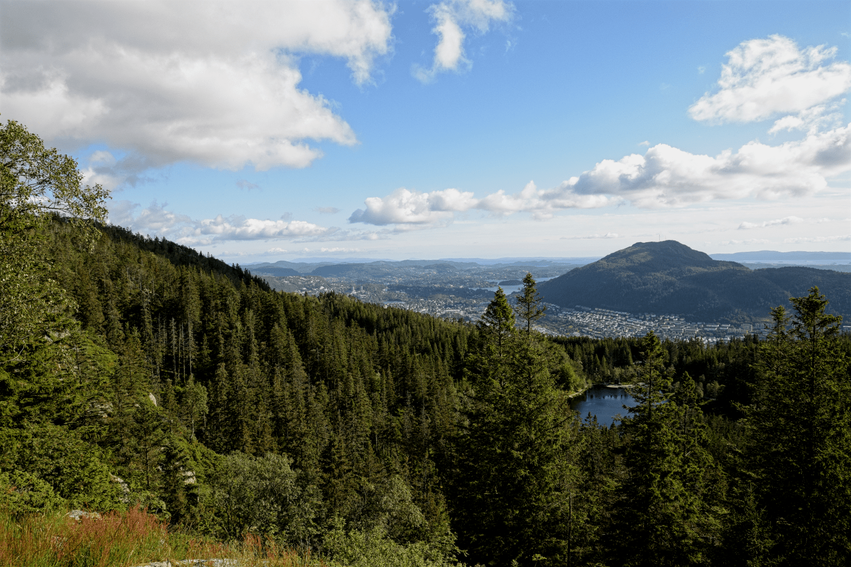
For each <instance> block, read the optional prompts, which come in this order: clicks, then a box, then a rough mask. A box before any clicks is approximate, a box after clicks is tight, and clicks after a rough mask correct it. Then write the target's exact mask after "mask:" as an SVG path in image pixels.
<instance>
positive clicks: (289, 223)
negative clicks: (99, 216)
mask: <svg viewBox="0 0 851 567" xmlns="http://www.w3.org/2000/svg"><path fill="white" fill-rule="evenodd" d="M166 207H167V203H163V204H161V205H160V204H158V203H157V202H156V201H154V202H153V203H151V205H150V206H149V207H147V208H144V209H141V208H140V205H139V204H138V203H132V202H130V201H126V200H122V201H115V202H112V203H110V205H109V222H110V223H112V224H116V225H121V226H124V227H127V228H129V229H131V230H133V231H135V232H139V233H142V234H150V235H156V236H162V237H165V238H169V239H171V240H174V241H176V242H179V243H181V244H209V243H211V242H214V241H225V240H315V239H321V238H324V237H329V236H331V235H333V234H335V233H337V232H338V231H339V229H337V228H333V227H331V228H328V227H323V226H319V225H317V224H313V223H309V222H306V221H293V220H284V219H285V218H286V217H287V215H284V217H283V218H282V219H281V220H269V219H251V218H244V217H241V216H236V215H234V216H229V217H224V216H222V215H218V216H217V217H216V218H214V219H203V220H193V219H192V218H190V217H188V216H186V215H181V214H178V213H175V212H173V211H170V210H168V209H167V208H166Z"/></svg>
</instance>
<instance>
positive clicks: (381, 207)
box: [349, 181, 612, 228]
mask: <svg viewBox="0 0 851 567" xmlns="http://www.w3.org/2000/svg"><path fill="white" fill-rule="evenodd" d="M365 203H366V208H365V209H358V210H357V211H355V212H354V213H352V215H351V216H350V217H349V222H353V223H357V222H362V223H367V224H374V225H388V224H396V225H402V226H403V225H406V224H407V225H411V224H414V225H434V224H438V223H440V222H445V221H449V220H450V219H451V218H452V217H453V216H454V213H463V212H466V211H469V210H472V209H478V210H481V211H485V212H488V213H490V214H492V215H495V216H506V215H511V214H514V213H519V212H527V213H531V214H533V215H534V216H535V217H536V218H550V217H551V216H552V215H553V213H554V212H556V211H558V210H561V209H577V208H578V209H589V208H597V207H602V206H605V205H608V204H611V203H612V199H610V198H609V197H607V196H604V195H576V194H572V193H570V192H566V191H564V190H563V188H562V187H557V188H555V189H549V190H539V189H538V188H537V187H536V186H535V183H534V182H533V181H530V182H529V183H528V184H527V185H526V187H524V188H523V190H522V191H520V192H519V193H515V194H513V195H510V194H507V193H505V191H502V190H500V191H497V192H496V193H491V194H490V195H487V196H485V197H484V198H482V199H475V198H474V197H473V193H471V192H461V191H458V190H457V189H444V190H442V191H432V192H431V193H419V192H417V191H409V190H408V189H405V188H401V189H397V190H396V191H394V192H393V193H391V194H390V195H388V196H387V197H384V198H381V197H370V198H368V199H366V201H365ZM400 228H401V227H400Z"/></svg>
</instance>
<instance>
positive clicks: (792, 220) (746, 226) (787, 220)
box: [739, 216, 804, 230]
mask: <svg viewBox="0 0 851 567" xmlns="http://www.w3.org/2000/svg"><path fill="white" fill-rule="evenodd" d="M802 222H804V219H802V218H801V217H794V216H792V217H783V218H782V219H774V220H769V221H764V222H761V223H756V222H743V223H742V224H740V225H739V230H750V229H752V228H765V227H768V226H779V225H788V224H801V223H802Z"/></svg>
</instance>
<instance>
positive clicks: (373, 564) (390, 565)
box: [325, 523, 460, 567]
mask: <svg viewBox="0 0 851 567" xmlns="http://www.w3.org/2000/svg"><path fill="white" fill-rule="evenodd" d="M325 550H326V552H327V553H328V554H329V555H330V556H331V557H332V558H333V559H334V560H335V561H337V562H339V563H340V564H342V565H345V566H348V567H450V566H455V565H460V564H459V563H456V561H455V558H454V556H452V555H451V554H450V555H447V554H445V553H444V552H443V551H442V550H441V549H436V548H434V547H433V546H431V545H429V544H428V543H424V542H417V543H411V544H407V545H406V544H400V543H398V542H396V541H394V540H393V539H392V538H390V537H388V535H387V533H386V531H385V529H384V528H382V527H380V526H376V527H374V528H372V529H369V530H365V531H364V530H346V529H345V528H344V525H343V524H342V523H338V524H337V525H336V526H335V527H334V528H333V529H332V530H331V531H329V533H328V534H327V535H326V536H325Z"/></svg>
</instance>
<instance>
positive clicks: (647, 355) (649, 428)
mask: <svg viewBox="0 0 851 567" xmlns="http://www.w3.org/2000/svg"><path fill="white" fill-rule="evenodd" d="M642 358H643V360H642V366H641V380H642V382H641V383H640V384H636V385H635V387H634V388H633V397H634V398H635V400H636V405H635V406H633V407H631V408H630V411H631V415H630V416H629V417H627V418H625V419H624V420H623V433H624V435H625V436H626V437H627V443H626V446H625V454H624V464H625V465H626V472H627V475H626V478H625V479H624V480H623V482H622V483H621V484H620V486H619V487H618V489H617V500H616V502H615V504H614V515H613V518H612V526H611V528H610V532H609V542H608V550H607V555H608V556H609V557H610V558H611V560H612V562H613V563H617V564H620V565H625V566H632V565H635V566H638V565H669V566H672V567H673V566H683V565H702V564H707V563H708V552H709V549H708V546H707V542H708V541H711V539H712V537H713V536H714V535H716V533H717V531H718V529H719V527H720V526H719V522H718V520H717V519H716V517H715V516H716V514H717V512H716V511H715V510H714V509H713V508H712V507H711V503H710V501H709V500H708V498H707V493H708V488H709V483H708V480H709V479H710V478H711V474H712V471H713V469H714V467H715V465H714V463H713V460H712V457H711V455H710V454H709V452H708V451H707V448H706V447H707V444H708V441H707V437H706V434H705V425H704V422H703V415H702V412H701V410H700V406H699V399H698V397H697V395H696V389H695V386H694V382H693V381H692V379H691V377H690V376H689V375H688V374H686V375H685V376H683V378H682V380H681V381H680V383H679V388H677V389H674V387H673V384H672V381H671V379H670V376H669V375H668V373H667V372H666V370H665V360H666V358H667V353H665V351H664V350H663V349H662V345H661V343H660V342H659V339H658V338H657V337H656V336H655V335H653V333H649V334H648V335H647V336H646V337H645V339H644V349H643V352H642Z"/></svg>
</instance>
